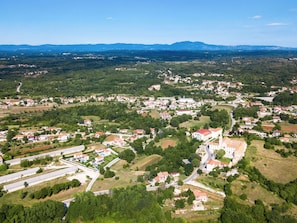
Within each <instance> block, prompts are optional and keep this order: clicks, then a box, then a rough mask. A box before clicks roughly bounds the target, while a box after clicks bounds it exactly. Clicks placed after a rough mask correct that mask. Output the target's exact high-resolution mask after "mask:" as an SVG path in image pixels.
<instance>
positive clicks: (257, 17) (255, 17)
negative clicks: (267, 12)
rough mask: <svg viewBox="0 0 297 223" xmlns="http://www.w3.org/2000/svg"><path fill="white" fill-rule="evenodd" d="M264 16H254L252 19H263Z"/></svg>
mask: <svg viewBox="0 0 297 223" xmlns="http://www.w3.org/2000/svg"><path fill="white" fill-rule="evenodd" d="M261 18H262V16H261V15H255V16H252V17H251V19H261Z"/></svg>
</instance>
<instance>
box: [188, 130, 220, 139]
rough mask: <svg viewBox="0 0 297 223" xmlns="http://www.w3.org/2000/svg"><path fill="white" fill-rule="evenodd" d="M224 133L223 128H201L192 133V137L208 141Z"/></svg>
mask: <svg viewBox="0 0 297 223" xmlns="http://www.w3.org/2000/svg"><path fill="white" fill-rule="evenodd" d="M222 134H223V129H222V128H210V129H199V130H197V131H196V132H193V133H192V137H193V138H195V139H197V140H200V141H206V140H208V139H216V138H219V137H220V136H222Z"/></svg>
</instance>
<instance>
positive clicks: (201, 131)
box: [196, 129, 211, 136]
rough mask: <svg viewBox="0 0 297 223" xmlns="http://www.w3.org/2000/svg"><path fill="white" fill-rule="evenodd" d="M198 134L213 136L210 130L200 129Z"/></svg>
mask: <svg viewBox="0 0 297 223" xmlns="http://www.w3.org/2000/svg"><path fill="white" fill-rule="evenodd" d="M196 132H197V133H199V134H201V135H205V136H206V135H209V134H211V131H209V130H208V129H199V130H197V131H196Z"/></svg>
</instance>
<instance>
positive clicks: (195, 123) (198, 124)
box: [179, 116, 210, 129]
mask: <svg viewBox="0 0 297 223" xmlns="http://www.w3.org/2000/svg"><path fill="white" fill-rule="evenodd" d="M209 122H210V119H209V116H201V117H200V118H199V120H190V121H187V122H183V123H181V124H180V125H179V127H181V128H187V129H192V128H195V129H200V128H203V126H204V125H205V124H208V123H209Z"/></svg>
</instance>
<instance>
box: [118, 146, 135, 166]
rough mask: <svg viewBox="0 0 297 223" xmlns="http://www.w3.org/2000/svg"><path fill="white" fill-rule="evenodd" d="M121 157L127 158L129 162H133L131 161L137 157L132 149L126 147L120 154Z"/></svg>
mask: <svg viewBox="0 0 297 223" xmlns="http://www.w3.org/2000/svg"><path fill="white" fill-rule="evenodd" d="M119 157H120V158H121V159H123V160H126V161H127V162H128V163H131V161H132V160H133V159H134V158H135V153H134V152H133V151H132V150H130V149H126V150H124V151H123V152H121V153H120V154H119Z"/></svg>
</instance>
